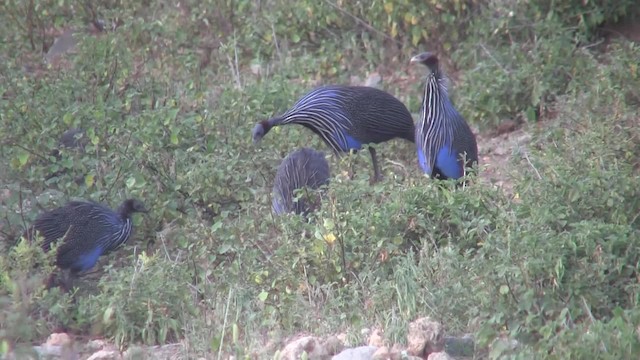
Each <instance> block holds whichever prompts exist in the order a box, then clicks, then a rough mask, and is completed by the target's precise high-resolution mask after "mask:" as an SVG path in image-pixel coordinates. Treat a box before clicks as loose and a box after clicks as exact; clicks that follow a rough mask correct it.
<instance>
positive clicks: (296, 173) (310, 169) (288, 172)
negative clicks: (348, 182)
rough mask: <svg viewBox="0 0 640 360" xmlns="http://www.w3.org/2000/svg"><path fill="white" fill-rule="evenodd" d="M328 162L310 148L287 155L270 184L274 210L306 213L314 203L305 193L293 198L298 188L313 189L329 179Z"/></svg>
mask: <svg viewBox="0 0 640 360" xmlns="http://www.w3.org/2000/svg"><path fill="white" fill-rule="evenodd" d="M329 176H330V173H329V164H328V163H327V160H326V159H325V158H324V154H323V153H321V152H318V151H315V150H313V149H309V148H302V149H298V150H296V151H294V152H292V153H290V154H289V155H287V157H286V158H284V160H282V163H280V166H279V167H278V171H277V173H276V178H275V181H274V184H273V194H272V196H273V198H272V207H273V212H274V213H275V214H278V215H281V214H285V213H290V212H294V213H296V214H307V213H309V212H310V211H312V210H314V208H315V206H316V205H317V204H313V203H310V202H309V201H308V200H309V199H308V198H307V197H306V196H304V195H303V196H302V197H300V198H299V199H298V200H297V201H296V200H295V196H296V194H295V192H296V190H298V189H304V188H305V187H306V188H308V189H317V188H319V187H320V186H322V185H324V184H327V183H328V182H329Z"/></svg>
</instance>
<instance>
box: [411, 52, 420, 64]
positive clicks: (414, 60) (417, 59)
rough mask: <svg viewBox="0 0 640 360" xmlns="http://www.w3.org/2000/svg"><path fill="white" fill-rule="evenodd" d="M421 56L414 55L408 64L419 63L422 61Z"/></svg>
mask: <svg viewBox="0 0 640 360" xmlns="http://www.w3.org/2000/svg"><path fill="white" fill-rule="evenodd" d="M421 55H422V54H420V55H416V56H414V57H412V58H411V60H410V61H409V62H410V63H414V62H420V61H422V56H421Z"/></svg>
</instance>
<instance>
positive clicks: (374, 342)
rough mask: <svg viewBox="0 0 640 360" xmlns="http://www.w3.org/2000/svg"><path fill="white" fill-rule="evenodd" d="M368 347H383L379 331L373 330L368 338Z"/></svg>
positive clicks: (382, 339)
mask: <svg viewBox="0 0 640 360" xmlns="http://www.w3.org/2000/svg"><path fill="white" fill-rule="evenodd" d="M369 346H376V347H380V346H384V338H383V337H382V331H380V329H373V331H372V332H371V335H370V336H369Z"/></svg>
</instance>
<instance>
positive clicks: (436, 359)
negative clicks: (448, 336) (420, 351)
mask: <svg viewBox="0 0 640 360" xmlns="http://www.w3.org/2000/svg"><path fill="white" fill-rule="evenodd" d="M427 360H453V358H452V357H451V356H449V354H447V353H446V352H444V351H442V352H434V353H431V354H429V357H428V358H427Z"/></svg>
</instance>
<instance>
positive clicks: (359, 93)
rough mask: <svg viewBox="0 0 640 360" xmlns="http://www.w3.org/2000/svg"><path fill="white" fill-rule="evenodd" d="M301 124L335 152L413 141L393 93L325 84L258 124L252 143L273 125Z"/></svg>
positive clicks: (407, 119) (375, 163)
mask: <svg viewBox="0 0 640 360" xmlns="http://www.w3.org/2000/svg"><path fill="white" fill-rule="evenodd" d="M286 124H299V125H302V126H304V127H306V128H308V129H310V130H311V131H313V132H314V133H316V134H317V135H319V136H320V137H321V138H322V140H323V141H324V142H325V143H327V144H328V145H329V146H330V147H331V149H332V150H333V151H334V152H335V153H336V154H339V153H344V152H349V151H350V150H356V151H357V150H360V149H361V148H362V146H363V145H365V144H371V143H373V144H378V143H381V142H385V141H388V140H391V139H394V138H403V139H406V140H409V141H411V142H414V139H415V138H414V136H415V135H414V133H415V126H414V124H413V118H412V117H411V114H410V113H409V110H407V108H406V106H405V105H404V104H403V103H402V102H400V100H398V99H396V98H395V97H394V96H393V95H391V94H389V93H387V92H385V91H382V90H379V89H376V88H372V87H367V86H342V85H329V86H322V87H319V88H317V89H314V90H312V91H311V92H309V93H307V94H306V95H304V96H303V97H301V98H300V99H299V100H298V101H297V102H296V103H295V105H293V107H292V108H290V109H289V110H287V112H285V113H284V114H282V115H280V116H276V117H273V118H271V119H269V120H265V121H262V122H260V123H258V124H257V125H256V126H255V127H254V129H253V134H252V135H253V142H254V143H258V142H259V141H260V140H261V139H262V137H263V136H264V135H265V134H267V133H268V132H269V130H271V128H273V127H274V126H280V125H286ZM369 152H370V153H371V161H372V163H373V171H374V179H373V180H374V181H378V180H380V179H381V174H380V169H379V167H378V160H377V157H376V151H375V149H374V148H373V147H369Z"/></svg>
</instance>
